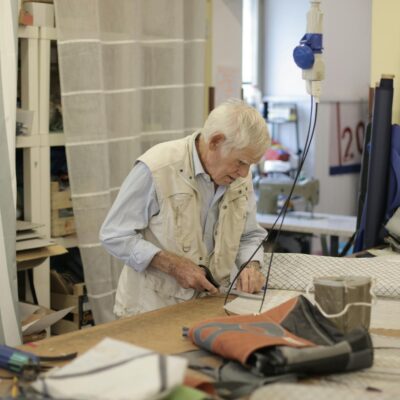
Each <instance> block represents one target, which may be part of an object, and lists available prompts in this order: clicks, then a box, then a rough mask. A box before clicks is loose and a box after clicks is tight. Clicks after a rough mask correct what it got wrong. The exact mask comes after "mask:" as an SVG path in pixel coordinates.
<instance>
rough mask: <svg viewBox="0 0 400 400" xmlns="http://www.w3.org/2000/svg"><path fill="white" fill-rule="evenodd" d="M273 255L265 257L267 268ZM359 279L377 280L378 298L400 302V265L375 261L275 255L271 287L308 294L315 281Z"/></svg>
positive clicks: (373, 259) (372, 259) (375, 290)
mask: <svg viewBox="0 0 400 400" xmlns="http://www.w3.org/2000/svg"><path fill="white" fill-rule="evenodd" d="M269 261H270V254H269V253H265V257H264V264H265V267H266V268H267V267H268V265H269ZM343 275H357V276H369V277H372V278H375V279H376V286H375V288H374V292H375V294H376V295H377V296H384V297H394V298H400V262H395V261H389V260H380V259H379V257H374V258H350V257H347V258H341V257H327V256H313V255H307V254H294V253H290V254H289V253H275V254H274V257H273V261H272V267H271V272H270V278H269V283H268V287H269V288H271V289H284V290H298V291H305V290H306V288H307V287H308V286H309V285H310V283H312V280H313V278H316V277H321V276H343Z"/></svg>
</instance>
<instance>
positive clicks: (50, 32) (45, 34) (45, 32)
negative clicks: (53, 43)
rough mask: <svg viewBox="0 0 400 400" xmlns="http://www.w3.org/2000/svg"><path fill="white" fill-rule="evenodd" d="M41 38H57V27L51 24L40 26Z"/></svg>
mask: <svg viewBox="0 0 400 400" xmlns="http://www.w3.org/2000/svg"><path fill="white" fill-rule="evenodd" d="M40 38H41V39H48V40H57V29H56V28H51V27H49V26H41V27H40Z"/></svg>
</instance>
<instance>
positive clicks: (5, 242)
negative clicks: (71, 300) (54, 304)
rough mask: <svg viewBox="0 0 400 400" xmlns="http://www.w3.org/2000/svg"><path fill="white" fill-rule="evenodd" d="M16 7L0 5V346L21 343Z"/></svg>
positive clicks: (11, 1) (14, 4)
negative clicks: (16, 128)
mask: <svg viewBox="0 0 400 400" xmlns="http://www.w3.org/2000/svg"><path fill="white" fill-rule="evenodd" d="M17 3H18V2H16V1H14V0H3V1H0V160H1V166H0V188H1V190H0V343H1V344H4V343H5V344H7V345H11V346H15V345H18V344H20V343H21V334H20V328H19V321H18V309H17V307H18V303H17V300H18V296H17V271H16V261H15V219H16V214H15V195H16V192H15V185H16V181H15V116H16V98H17V96H16V90H17Z"/></svg>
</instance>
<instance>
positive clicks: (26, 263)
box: [16, 221, 67, 270]
mask: <svg viewBox="0 0 400 400" xmlns="http://www.w3.org/2000/svg"><path fill="white" fill-rule="evenodd" d="M42 226H43V224H37V223H32V222H29V221H17V243H16V251H17V266H18V270H24V269H29V268H33V267H36V266H38V265H40V264H41V263H42V262H43V261H44V260H45V259H46V258H47V257H50V256H56V255H59V254H64V253H66V252H67V250H66V249H65V248H64V247H62V246H59V245H57V244H56V243H54V242H52V241H50V240H49V239H48V238H46V237H43V236H42V235H41V234H40V233H39V232H38V231H37V229H38V228H40V227H42Z"/></svg>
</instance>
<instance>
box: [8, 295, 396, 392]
mask: <svg viewBox="0 0 400 400" xmlns="http://www.w3.org/2000/svg"><path fill="white" fill-rule="evenodd" d="M224 299H225V297H224V296H222V295H220V296H210V297H203V298H199V299H196V300H190V301H187V302H185V303H181V304H177V305H174V306H169V307H166V308H163V309H160V310H156V311H152V312H148V313H144V314H140V315H136V316H133V317H128V318H125V319H120V320H117V321H113V322H109V323H106V324H102V325H99V326H95V327H91V328H86V329H82V330H79V331H76V332H71V333H67V334H64V335H60V336H53V337H50V338H48V339H44V340H41V341H38V342H35V343H33V344H31V345H29V344H27V345H24V346H21V347H20V348H21V349H23V350H26V351H30V352H32V353H35V354H38V355H43V356H44V355H49V356H56V355H62V354H67V353H72V352H78V353H79V354H81V353H83V352H85V351H86V350H88V349H90V348H91V347H93V346H94V345H95V344H97V343H98V342H100V341H101V340H102V339H103V338H105V337H111V338H114V339H119V340H123V341H126V342H129V343H133V344H135V345H138V346H142V347H146V348H149V349H152V350H154V351H157V352H160V353H164V354H175V353H181V352H184V351H188V350H191V349H195V348H196V346H194V345H193V344H192V343H191V341H190V340H189V339H187V338H184V337H182V327H184V326H185V327H190V326H192V325H193V324H194V323H196V322H199V321H202V320H204V319H207V318H212V317H218V316H225V315H226V313H225V311H224V309H223V305H224ZM373 332H374V333H379V334H383V335H388V336H398V337H400V332H399V331H394V330H382V329H380V330H379V331H378V330H373ZM0 371H1V370H0ZM1 375H6V373H5V372H3V371H2V373H1ZM9 386H10V382H9V381H3V382H1V383H0V396H1V395H4V394H6V393H7V390H8V388H9Z"/></svg>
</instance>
